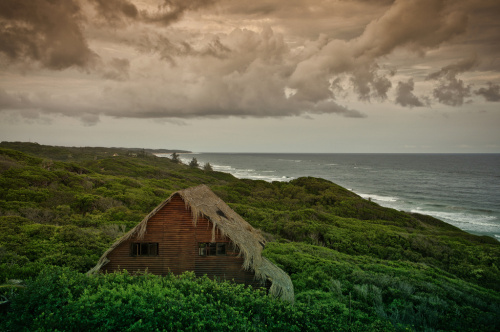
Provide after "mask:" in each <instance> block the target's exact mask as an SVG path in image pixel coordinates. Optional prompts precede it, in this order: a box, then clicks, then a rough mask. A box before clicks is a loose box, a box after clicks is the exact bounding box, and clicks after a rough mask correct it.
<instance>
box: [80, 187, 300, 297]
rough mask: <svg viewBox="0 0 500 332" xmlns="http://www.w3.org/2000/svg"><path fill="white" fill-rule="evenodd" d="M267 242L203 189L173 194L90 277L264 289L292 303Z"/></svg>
mask: <svg viewBox="0 0 500 332" xmlns="http://www.w3.org/2000/svg"><path fill="white" fill-rule="evenodd" d="M264 246H265V239H264V238H263V237H262V235H261V234H260V232H259V231H257V230H255V229H254V228H253V227H252V226H251V225H250V224H249V223H248V222H246V221H245V220H244V219H243V218H242V217H241V216H240V215H238V214H237V213H236V212H235V211H234V210H232V209H231V208H230V207H229V206H228V205H227V204H226V203H224V202H223V201H222V200H221V199H220V198H219V197H218V196H217V195H215V194H214V193H213V192H212V191H211V190H210V189H209V188H208V187H207V186H205V185H200V186H197V187H193V188H189V189H185V190H181V191H178V192H176V193H174V194H172V195H171V196H170V197H169V198H168V199H166V200H165V201H164V202H162V203H161V204H160V205H158V206H157V207H156V208H155V209H154V210H153V211H152V212H151V213H150V214H149V215H148V216H146V218H144V219H143V220H142V221H141V222H140V223H139V224H138V225H137V226H136V227H134V228H133V229H131V230H130V231H129V232H128V233H127V234H125V235H124V236H123V237H122V238H120V239H119V240H118V241H116V242H115V243H114V244H113V245H112V246H111V248H109V249H108V250H107V251H106V252H105V253H104V254H103V255H102V257H101V258H100V259H99V261H98V263H97V265H96V266H95V267H94V268H93V269H92V270H90V271H89V273H97V272H99V271H100V272H113V271H116V270H123V269H125V270H127V271H129V272H131V273H134V272H137V271H145V270H146V269H147V270H148V272H150V273H153V274H157V275H167V274H168V273H169V272H172V273H174V274H176V275H177V274H181V273H182V272H185V271H194V272H195V274H196V276H203V275H205V274H206V275H208V276H209V277H211V278H214V277H215V278H217V279H222V280H234V281H235V282H237V283H244V284H247V285H252V286H253V287H261V286H265V287H267V288H268V289H269V292H270V293H271V294H273V295H274V296H277V297H280V298H282V299H284V300H287V301H290V302H293V300H294V292H293V284H292V282H291V279H290V277H289V276H288V275H287V274H286V273H285V272H284V271H283V270H281V269H280V268H278V267H277V266H276V265H274V264H272V263H271V262H270V261H269V260H268V259H266V258H265V257H262V255H261V253H262V249H263V248H264Z"/></svg>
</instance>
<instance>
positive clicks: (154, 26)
mask: <svg viewBox="0 0 500 332" xmlns="http://www.w3.org/2000/svg"><path fill="white" fill-rule="evenodd" d="M216 2H217V3H216ZM499 7H500V6H499V5H498V1H497V2H496V3H495V1H493V0H484V1H482V2H480V3H479V2H477V1H472V0H456V1H449V0H395V1H391V0H380V1H368V0H351V1H326V2H319V1H313V0H290V1H288V2H287V3H286V5H283V2H280V1H278V0H255V1H252V2H248V1H242V0H141V1H134V0H3V1H1V2H0V69H4V68H2V67H1V66H3V64H5V63H7V66H5V68H6V69H5V70H8V66H9V63H8V62H6V61H5V60H6V59H9V60H10V61H11V62H10V63H12V62H19V63H24V62H28V63H35V64H36V65H35V66H32V67H31V68H35V69H33V71H35V70H38V69H39V67H42V68H44V69H46V68H48V69H51V70H62V69H67V68H72V67H73V68H74V67H76V68H80V69H84V71H86V72H87V73H89V75H85V76H83V75H82V73H81V71H80V72H78V73H76V74H75V73H74V71H67V72H64V73H58V74H57V75H60V76H59V77H61V79H62V80H64V79H65V78H67V77H69V76H71V75H73V76H71V78H72V79H74V80H73V81H72V82H73V83H74V86H73V91H74V94H73V95H72V96H71V97H72V98H73V99H72V101H71V107H70V108H68V107H66V105H67V104H68V102H67V101H66V100H65V99H66V98H67V95H65V96H64V97H63V96H62V95H63V94H62V93H61V92H60V91H55V90H51V88H50V87H42V86H40V87H35V88H34V89H33V90H37V92H43V93H45V94H46V95H47V96H48V97H47V99H43V98H41V97H40V96H37V95H36V94H33V93H31V91H29V93H25V94H24V95H23V94H17V95H16V94H15V93H14V92H15V91H16V90H15V89H14V88H12V89H10V88H9V89H7V88H6V87H7V86H8V85H7V83H6V84H4V85H0V87H1V86H4V88H5V90H7V91H9V92H10V94H7V93H6V92H5V91H4V94H3V95H1V94H0V99H2V98H3V100H4V101H3V103H2V102H0V111H1V110H2V109H8V108H9V107H11V108H14V109H28V108H32V104H33V103H35V101H36V102H37V103H36V104H37V107H38V109H39V110H40V112H42V113H56V114H65V115H71V114H74V115H75V116H79V117H81V118H82V119H83V121H84V122H85V123H87V124H94V123H95V122H96V121H98V120H99V117H98V115H99V114H101V115H109V116H114V117H136V118H172V117H179V118H181V117H182V118H192V117H230V116H239V117H249V116H253V117H282V116H302V115H304V114H325V113H328V114H339V115H342V116H347V117H363V116H364V115H363V114H362V113H361V112H359V111H357V110H353V109H351V108H349V107H346V106H343V105H341V104H342V98H346V99H348V97H350V94H352V93H354V94H355V95H356V96H357V97H358V99H359V100H361V101H365V102H371V101H382V102H383V101H385V100H387V99H388V95H389V96H390V95H391V94H390V91H391V88H392V87H393V82H391V80H392V78H393V76H394V72H391V71H389V70H387V69H386V68H385V67H383V66H382V65H381V63H383V62H385V61H386V60H387V59H389V61H391V57H392V56H393V55H395V57H396V58H398V57H399V59H400V58H401V54H408V57H409V58H410V57H411V56H415V55H416V56H420V57H422V58H421V59H423V58H424V57H425V55H426V54H427V53H428V52H429V51H430V50H433V51H435V52H433V54H432V56H436V54H438V55H437V57H440V56H443V55H442V54H443V53H442V52H443V49H446V48H447V47H450V45H455V44H454V43H455V42H456V41H457V40H458V43H459V44H460V43H462V44H460V47H462V48H461V49H462V50H469V49H470V46H468V45H469V44H468V43H469V42H470V40H471V39H472V40H476V39H474V38H475V37H474V36H472V37H471V36H470V35H468V33H469V30H468V29H469V26H470V24H471V22H473V23H474V24H482V28H483V29H485V30H488V29H489V30H488V32H487V33H485V34H484V35H481V36H483V38H484V39H485V40H484V41H483V40H481V41H479V42H478V43H480V44H481V45H483V47H486V46H484V45H487V44H494V43H493V42H492V41H496V40H497V39H495V38H497V37H495V36H496V30H495V29H494V28H491V27H494V26H495V24H497V23H495V22H496V21H497V20H496V17H495V16H494V15H493V14H491V13H495V10H497V9H498V8H499ZM473 15H479V16H480V17H475V16H473ZM488 15H490V16H488ZM487 17H489V20H488V19H483V18H487ZM183 18H185V20H182V19H183ZM174 22H176V23H177V24H173V23H174ZM337 22H340V23H337ZM481 22H482V23H481ZM336 24H338V25H336ZM342 24H344V26H345V28H344V29H345V31H342V32H339V33H337V32H336V31H337V28H338V27H341V28H343V27H342ZM486 28H488V29H486ZM299 30H300V31H299ZM473 31H475V30H473ZM492 31H493V32H492ZM478 35H479V34H478ZM478 40H479V39H478ZM471 45H472V44H471ZM474 46H476V45H474ZM395 51H397V52H395ZM453 51H455V49H453V50H452V51H450V52H449V53H446V54H448V55H449V54H451V52H453ZM398 52H401V53H398ZM478 53H479V52H478ZM464 54H470V53H469V52H465V53H464ZM479 54H481V56H483V55H484V54H485V53H482V52H481V53H479ZM487 54H488V60H487V61H490V62H494V60H495V58H494V57H493V55H494V54H495V52H494V51H491V52H489V53H488V52H487ZM454 56H455V55H454ZM492 59H493V60H492ZM434 60H435V59H434ZM481 60H482V61H481V65H483V63H484V58H481ZM438 61H442V59H439V60H438ZM400 63H401V64H402V65H403V66H407V67H406V68H403V70H406V72H411V73H410V74H408V75H409V76H411V75H414V74H415V72H418V73H419V74H418V75H419V76H420V77H424V76H425V75H426V74H427V73H428V69H425V72H424V73H423V71H424V70H423V69H416V68H417V66H416V65H415V66H414V67H413V68H411V69H410V67H411V66H412V65H413V64H409V61H406V60H405V61H401V62H400ZM422 63H424V64H426V63H425V61H422ZM478 64H479V60H478V58H476V57H472V58H468V59H465V60H463V61H459V62H457V63H454V64H452V65H449V66H445V67H443V68H441V69H440V70H435V68H433V69H432V72H431V73H430V74H429V75H427V80H429V81H432V82H433V84H435V86H434V91H433V95H434V97H435V98H436V99H437V100H438V101H439V102H440V103H443V104H446V105H451V106H460V105H462V104H464V103H466V102H467V101H466V99H467V98H468V97H470V96H471V94H472V90H471V89H472V88H471V86H470V85H469V84H468V82H467V81H464V80H465V79H464V78H462V77H460V74H462V73H465V72H468V71H471V70H477V68H478V66H479V65H478ZM431 66H432V65H431ZM20 67H21V66H20ZM420 67H421V68H422V67H426V68H429V67H428V66H426V65H424V66H420ZM488 68H493V66H490V65H488ZM12 71H14V70H12ZM43 75H44V74H42V75H41V76H43ZM65 75H66V76H65ZM78 75H81V76H78ZM415 77H418V76H415ZM39 79H40V80H42V79H44V78H40V77H39ZM406 79H408V78H405V80H406ZM415 79H416V78H415ZM493 80H494V79H493ZM68 81H69V80H68ZM0 83H2V82H1V81H0ZM86 84H87V85H86ZM90 85H92V86H91V87H90ZM18 86H21V88H20V89H22V84H19V85H18ZM394 87H395V90H396V91H395V93H396V97H395V98H396V99H395V100H394V102H395V103H396V104H398V105H401V106H406V107H419V106H426V105H428V102H427V100H426V99H425V98H423V97H421V96H420V95H419V94H418V93H415V91H414V90H415V84H414V80H413V79H408V81H406V82H399V83H398V84H397V86H396V84H395V82H394ZM419 87H420V85H417V89H418V88H419ZM497 88H498V85H494V84H491V85H489V86H488V87H483V88H481V89H479V90H476V91H474V93H475V94H476V95H481V96H483V97H485V98H486V99H487V100H491V101H496V100H495V98H497V96H498V89H497ZM43 93H42V94H43ZM81 93H88V95H85V96H84V95H81ZM28 95H29V96H30V98H31V99H30V98H28V99H26V98H27V97H26V96H28ZM40 95H41V94H40ZM21 96H24V97H21ZM417 96H418V97H417ZM23 98H25V99H24V102H23ZM9 105H10V106H9ZM14 106H15V107H14ZM82 114H84V115H82Z"/></svg>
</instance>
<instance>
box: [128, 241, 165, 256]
mask: <svg viewBox="0 0 500 332" xmlns="http://www.w3.org/2000/svg"><path fill="white" fill-rule="evenodd" d="M131 256H158V243H132V248H131Z"/></svg>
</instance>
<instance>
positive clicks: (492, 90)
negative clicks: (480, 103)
mask: <svg viewBox="0 0 500 332" xmlns="http://www.w3.org/2000/svg"><path fill="white" fill-rule="evenodd" d="M474 93H475V94H476V95H478V96H483V97H484V98H485V99H486V100H487V101H500V85H498V84H493V83H491V82H488V88H480V89H478V90H476V91H474Z"/></svg>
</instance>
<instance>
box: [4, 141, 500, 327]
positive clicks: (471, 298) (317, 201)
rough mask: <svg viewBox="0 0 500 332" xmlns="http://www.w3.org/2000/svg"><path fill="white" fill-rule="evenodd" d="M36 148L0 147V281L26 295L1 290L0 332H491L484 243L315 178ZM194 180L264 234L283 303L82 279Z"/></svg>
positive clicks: (132, 281)
mask: <svg viewBox="0 0 500 332" xmlns="http://www.w3.org/2000/svg"><path fill="white" fill-rule="evenodd" d="M2 146H9V147H11V148H12V147H15V148H16V149H7V148H2ZM42 147H43V148H42V149H40V150H39V151H38V153H37V155H33V154H31V153H32V150H33V149H34V147H33V144H32V143H16V144H15V145H12V144H10V145H9V144H7V143H4V142H2V144H0V284H7V283H8V281H9V280H12V279H21V280H23V282H24V285H25V286H26V287H25V288H22V287H0V296H2V298H8V299H9V303H10V305H9V306H4V305H2V307H1V312H0V321H1V323H0V330H6V331H18V330H23V329H25V330H37V329H39V330H43V329H46V330H54V329H59V330H65V329H78V328H77V326H78V325H74V324H77V323H76V322H77V321H79V322H80V324H81V325H80V327H85V328H89V329H90V328H95V327H96V326H101V325H98V324H101V323H102V322H103V321H104V320H105V319H107V320H109V323H108V325H102V328H101V329H102V330H106V329H108V330H116V329H120V330H122V329H123V330H126V329H129V330H135V329H139V328H142V329H148V330H149V329H156V328H158V329H167V330H174V329H179V328H180V329H189V330H201V329H207V328H208V329H212V328H215V329H220V330H235V329H236V330H250V331H252V330H273V329H275V330H278V329H281V330H283V329H287V330H294V329H296V330H304V329H307V330H315V329H317V330H322V329H323V330H329V329H330V330H331V329H334V330H359V331H364V330H381V331H382V330H391V329H393V330H456V331H459V330H466V331H467V330H470V331H475V330H477V331H488V330H491V331H494V330H498V329H499V328H500V319H499V317H500V292H499V291H500V271H499V269H498V267H499V266H500V246H499V243H498V241H496V240H495V239H492V238H490V237H486V236H475V235H471V234H468V233H466V232H463V231H461V230H459V229H457V228H456V227H453V226H451V225H448V224H446V223H444V222H442V221H440V220H437V219H435V218H432V217H429V216H423V215H418V214H409V213H405V212H401V211H396V210H393V209H388V208H384V207H381V206H379V205H377V204H376V203H373V202H370V201H368V200H364V199H362V198H361V197H359V196H357V195H356V194H354V193H352V192H350V191H348V190H346V189H345V188H342V187H340V186H337V185H335V184H334V183H331V182H329V181H326V180H323V179H317V178H299V179H295V180H292V181H290V182H273V183H267V182H264V181H251V180H239V179H236V178H234V177H233V176H231V175H229V174H225V173H220V172H214V171H212V170H211V168H204V169H199V168H198V167H189V166H188V165H182V164H181V163H177V162H172V161H171V160H170V159H168V158H157V157H155V156H154V155H152V154H150V153H148V152H146V151H144V153H135V154H134V155H120V154H118V155H117V156H113V154H115V153H116V152H113V151H114V150H113V149H109V150H106V149H105V148H99V149H94V150H93V149H92V148H81V149H83V150H82V151H80V150H78V148H73V149H72V150H71V151H72V152H71V153H72V156H78V158H76V157H71V158H69V159H68V151H67V150H65V149H64V148H58V147H46V146H42ZM23 151H24V152H23ZM40 151H42V152H40ZM43 151H48V152H50V153H48V152H47V154H46V155H44V152H43ZM26 152H28V153H26ZM54 156H55V157H57V156H63V157H58V158H54ZM64 156H65V157H64ZM201 183H204V184H207V185H209V186H210V187H211V188H212V190H214V192H215V193H216V194H217V195H218V196H220V197H221V198H222V199H223V200H224V201H225V202H226V203H228V204H229V205H230V206H231V207H232V208H233V209H234V210H235V211H237V212H238V213H239V214H240V215H242V216H243V217H244V218H245V219H246V220H247V221H248V222H249V223H250V224H252V226H254V227H256V228H258V229H260V230H261V231H262V232H263V234H264V235H265V237H266V238H267V240H268V244H267V246H266V249H265V250H264V255H265V256H266V257H268V258H269V259H271V260H272V261H273V262H274V263H276V264H277V265H278V266H280V267H281V268H283V269H284V270H285V271H286V272H287V273H288V274H289V275H290V276H291V278H292V281H293V283H294V287H295V294H296V303H295V305H294V306H291V305H287V304H284V303H281V302H280V301H277V300H274V299H271V298H269V297H268V296H267V295H266V294H265V293H262V292H254V291H252V290H249V289H244V287H243V286H241V285H234V284H231V283H218V282H214V281H210V280H207V279H200V280H198V279H196V278H194V277H193V276H192V275H190V274H186V275H184V276H181V277H174V276H170V277H166V278H160V277H156V276H152V275H148V274H145V275H143V276H140V277H132V276H130V275H128V274H127V273H117V274H113V275H109V276H97V277H90V276H86V275H85V274H84V273H85V272H86V271H88V270H89V269H90V268H91V267H93V266H94V265H95V263H96V262H97V260H98V258H99V257H100V256H101V254H102V253H103V252H104V251H105V250H106V249H107V248H108V247H109V246H110V245H111V243H113V242H114V241H115V240H116V239H117V238H118V237H119V236H121V235H122V234H124V233H125V232H126V231H128V230H129V229H130V228H132V227H133V226H135V225H136V224H137V223H138V222H140V220H142V218H143V217H145V216H146V215H147V214H148V213H149V212H150V211H151V210H152V209H153V208H154V207H155V206H156V205H157V204H159V203H160V202H162V201H163V200H164V199H166V198H167V197H168V196H169V195H170V194H171V193H173V192H175V191H177V190H179V189H183V188H187V187H191V186H195V185H198V184H201ZM51 285H52V286H51ZM53 285H58V287H59V288H58V289H57V290H55V289H54V287H55V286H53ZM180 285H184V286H182V287H185V292H184V293H182V292H180V293H179V292H177V291H176V290H175V289H177V288H178V287H181V286H180ZM148 289H155V292H154V294H153V293H152V292H150V291H148ZM155 294H157V295H155ZM158 294H159V295H158ZM221 294H226V295H227V296H226V297H227V298H222V297H221ZM238 294H239V295H238ZM231 301H232V302H231ZM116 303H118V304H119V305H117V304H116ZM151 303H154V306H151V305H150V304H151ZM169 308H170V309H169ZM259 308H261V309H259ZM169 310H170V311H169ZM176 310H178V311H176ZM259 310H261V311H259ZM262 310H263V311H262ZM180 311H182V312H183V315H185V316H182V319H180V321H179V322H180V323H179V324H181V325H175V324H174V322H173V321H172V317H181V316H179V312H180ZM99 312H100V313H101V314H99ZM203 313H205V314H203ZM162 315H163V316H162ZM118 317H121V318H120V319H118ZM155 317H163V318H164V319H163V322H171V321H172V322H171V323H172V324H174V325H165V324H167V323H161V322H160V320H159V318H155ZM115 318H116V321H115V320H114V319H115ZM119 324H122V325H119ZM162 324H163V325H162ZM195 324H199V325H195ZM329 327H330V328H329Z"/></svg>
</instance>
